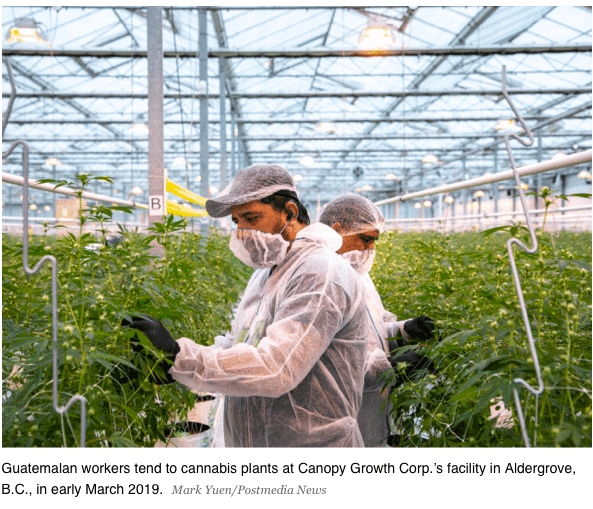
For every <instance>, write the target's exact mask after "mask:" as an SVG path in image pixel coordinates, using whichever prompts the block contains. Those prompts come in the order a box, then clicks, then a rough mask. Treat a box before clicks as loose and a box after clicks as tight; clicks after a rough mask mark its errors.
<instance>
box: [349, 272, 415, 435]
mask: <svg viewBox="0 0 593 509" xmlns="http://www.w3.org/2000/svg"><path fill="white" fill-rule="evenodd" d="M360 279H361V280H362V283H363V292H364V299H365V303H366V305H367V309H368V313H369V315H370V319H371V323H370V324H369V328H368V329H367V330H368V343H367V364H366V368H365V375H364V392H363V397H362V406H361V409H360V413H359V414H358V426H359V427H360V432H361V434H362V437H363V440H364V445H365V447H382V446H385V445H386V444H387V437H388V436H389V426H388V421H387V415H388V411H389V405H386V406H385V408H384V409H382V407H383V403H384V402H385V398H386V396H387V394H386V393H382V392H381V389H382V388H383V386H384V384H385V380H383V378H381V376H380V375H381V374H382V373H384V372H385V371H388V370H389V369H391V363H390V362H389V359H388V353H389V345H388V344H387V339H388V338H394V337H397V336H398V334H400V335H402V336H404V337H407V334H406V333H405V332H404V330H403V324H404V323H405V320H404V321H399V322H398V321H397V317H396V316H395V315H394V314H393V313H390V312H389V311H387V310H386V309H385V308H384V307H383V302H382V301H381V297H380V295H379V293H378V292H377V289H376V288H375V285H374V283H373V281H372V279H371V278H370V276H369V274H368V273H367V274H364V275H362V276H360Z"/></svg>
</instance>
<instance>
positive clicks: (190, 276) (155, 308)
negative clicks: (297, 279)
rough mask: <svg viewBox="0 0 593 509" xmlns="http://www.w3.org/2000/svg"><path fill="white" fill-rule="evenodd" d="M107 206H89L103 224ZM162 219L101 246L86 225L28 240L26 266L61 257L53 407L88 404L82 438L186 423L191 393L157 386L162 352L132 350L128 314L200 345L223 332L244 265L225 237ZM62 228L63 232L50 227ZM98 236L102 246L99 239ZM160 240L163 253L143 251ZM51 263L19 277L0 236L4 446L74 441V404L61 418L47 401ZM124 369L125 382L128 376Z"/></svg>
mask: <svg viewBox="0 0 593 509" xmlns="http://www.w3.org/2000/svg"><path fill="white" fill-rule="evenodd" d="M112 209H113V208H108V207H96V208H94V209H92V210H89V211H87V213H86V215H85V219H84V220H85V221H89V220H90V221H95V222H99V223H101V222H103V221H105V220H106V219H108V218H110V217H111V213H112ZM183 228H184V224H183V221H175V220H174V219H173V217H171V216H170V217H168V219H167V220H166V221H165V223H164V224H157V225H156V227H155V228H154V230H153V231H152V232H151V235H141V234H138V233H134V232H126V231H121V232H120V234H121V239H122V241H121V242H120V243H119V244H117V245H112V246H110V245H107V244H106V243H105V242H104V240H105V239H104V238H103V236H101V235H100V236H99V239H97V238H96V237H95V236H93V235H91V234H90V233H82V230H81V233H79V234H78V235H73V234H71V233H68V234H65V235H47V236H40V237H31V238H30V246H29V252H30V260H29V266H30V267H33V266H34V265H35V263H36V262H37V261H38V260H39V259H40V258H41V257H42V256H44V255H46V254H51V255H53V256H55V257H56V259H57V266H58V320H59V324H58V344H59V404H60V405H65V404H66V403H67V401H68V400H69V399H70V397H71V396H72V395H74V394H81V395H83V396H84V397H85V398H86V400H87V402H88V406H87V409H88V412H87V426H88V428H87V434H86V443H87V446H105V445H108V446H121V445H124V446H132V445H135V446H152V445H154V443H155V442H156V441H157V440H164V439H165V434H164V431H165V429H166V428H167V427H168V425H170V423H171V420H175V417H177V419H178V420H183V415H184V413H187V411H188V409H190V408H191V407H192V406H193V403H194V401H195V397H194V395H193V394H192V393H191V392H190V391H189V390H187V389H185V388H184V387H183V386H182V385H180V384H171V385H155V384H154V383H151V382H150V380H152V379H153V378H154V375H153V372H155V371H156V372H159V370H160V369H162V368H161V367H160V366H159V362H158V357H157V356H158V355H159V354H158V353H156V352H155V353H154V355H152V354H151V353H150V352H149V353H146V349H148V347H149V344H148V343H147V342H146V338H144V337H143V335H142V334H140V335H139V336H142V338H141V342H143V343H144V344H145V345H146V349H145V350H144V353H142V354H137V353H136V352H134V351H133V350H132V348H131V345H130V338H131V337H132V336H133V333H132V332H131V331H130V330H129V329H126V328H122V327H120V322H121V319H122V316H124V315H125V314H126V313H132V312H141V313H146V314H148V315H151V316H153V317H155V318H158V319H160V320H161V321H163V323H164V324H165V325H166V326H167V327H168V328H169V330H170V331H171V334H172V335H173V337H174V338H178V337H181V336H186V337H189V338H192V339H194V340H196V341H197V342H200V343H203V344H210V343H212V342H213V338H214V336H216V335H218V334H221V333H223V332H224V331H228V330H229V329H230V317H231V315H232V307H233V305H234V304H235V303H236V302H237V301H238V299H239V294H240V292H241V291H242V289H243V288H244V287H245V285H246V282H247V279H248V277H249V275H250V272H251V269H249V268H248V267H246V266H245V265H243V264H242V263H241V262H239V261H238V260H237V259H236V258H235V257H234V256H233V255H232V253H231V252H230V251H229V249H228V239H225V238H224V237H222V236H219V235H216V234H212V235H210V236H208V237H205V238H203V237H200V236H199V235H197V234H192V233H184V232H182V231H180V230H181V229H183ZM58 233H59V232H58ZM97 240H99V241H100V242H99V243H100V244H101V247H100V248H98V246H97ZM155 243H156V245H157V247H159V246H158V244H160V245H161V246H162V247H161V250H163V251H164V257H159V256H154V255H152V254H151V250H153V249H154V246H155ZM50 278H51V271H50V268H49V264H45V265H44V266H43V268H42V269H41V271H40V272H39V273H37V274H34V275H32V276H26V275H25V273H24V271H23V268H22V241H21V239H20V238H15V237H8V236H3V239H2V336H3V344H2V360H3V362H2V379H3V387H2V395H3V404H2V444H3V446H5V447H6V446H15V447H18V446H26V447H27V446H48V447H49V446H63V445H66V446H74V445H77V443H78V441H79V437H80V405H79V404H74V405H73V406H72V407H71V408H70V410H69V411H68V413H67V414H66V415H65V416H64V417H60V416H59V415H58V414H57V413H56V412H55V411H54V410H53V404H52V382H51V380H52V366H51V343H52V335H51V291H50V288H51V287H50ZM130 378H132V380H131V381H130Z"/></svg>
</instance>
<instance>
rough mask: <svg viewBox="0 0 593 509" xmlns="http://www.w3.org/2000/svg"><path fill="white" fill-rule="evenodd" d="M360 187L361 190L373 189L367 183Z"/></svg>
mask: <svg viewBox="0 0 593 509" xmlns="http://www.w3.org/2000/svg"><path fill="white" fill-rule="evenodd" d="M360 189H361V191H372V190H373V188H372V187H371V186H369V185H368V184H366V185H364V186H362V187H361V188H360Z"/></svg>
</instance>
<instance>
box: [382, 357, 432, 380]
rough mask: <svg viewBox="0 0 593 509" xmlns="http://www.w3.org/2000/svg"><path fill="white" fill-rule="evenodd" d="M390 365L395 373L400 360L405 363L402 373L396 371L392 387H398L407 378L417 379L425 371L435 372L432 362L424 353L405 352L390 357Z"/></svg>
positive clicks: (421, 376) (422, 375)
mask: <svg viewBox="0 0 593 509" xmlns="http://www.w3.org/2000/svg"><path fill="white" fill-rule="evenodd" d="M390 362H391V366H392V367H393V369H394V370H395V371H396V373H397V365H398V364H399V363H401V362H405V363H406V369H405V372H404V374H402V373H398V374H397V375H396V377H395V381H394V383H393V387H398V386H400V385H401V384H403V383H404V382H405V380H406V378H407V379H409V380H419V379H421V378H423V377H424V375H426V373H436V372H437V370H436V367H435V365H434V362H432V360H431V359H430V358H428V357H426V356H425V355H420V354H418V353H415V352H406V353H402V354H400V355H397V356H396V357H392V358H391V359H390Z"/></svg>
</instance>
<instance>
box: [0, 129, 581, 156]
mask: <svg viewBox="0 0 593 509" xmlns="http://www.w3.org/2000/svg"><path fill="white" fill-rule="evenodd" d="M546 125H547V124H546ZM503 135H504V133H492V134H490V133H473V134H472V133H461V134H459V133H458V134H446V133H445V134H422V135H417V136H413V137H410V136H409V135H405V134H366V135H365V134H352V135H350V134H348V135H339V136H335V135H329V136H327V135H321V136H300V135H292V136H290V135H289V136H274V135H264V136H247V137H245V138H243V139H244V140H245V141H253V142H258V141H277V142H281V141H298V142H311V141H343V140H368V141H389V140H407V141H416V140H451V139H465V140H467V139H472V140H483V139H487V138H496V139H497V142H498V143H500V142H501V141H503ZM542 136H543V137H545V138H566V137H571V136H589V137H590V136H591V132H590V131H577V132H544V133H543V134H542ZM184 139H185V138H183V137H171V136H168V137H167V142H168V143H172V142H182V141H183V140H184ZM2 141H3V142H5V143H9V142H10V143H12V142H14V141H17V140H14V139H10V138H4V139H3V140H2ZM54 141H56V142H88V143H113V142H117V141H120V142H125V141H128V142H131V141H135V142H136V143H143V142H144V143H148V138H146V139H143V140H139V139H137V138H135V139H134V140H130V139H124V138H118V139H113V138H97V137H92V138H89V137H86V138H85V137H72V138H70V137H66V138H60V137H37V138H36V137H30V136H29V137H27V142H29V143H34V142H37V143H40V142H45V143H50V142H54ZM217 141H219V138H211V139H210V142H211V143H215V142H217ZM394 150H398V149H394Z"/></svg>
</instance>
